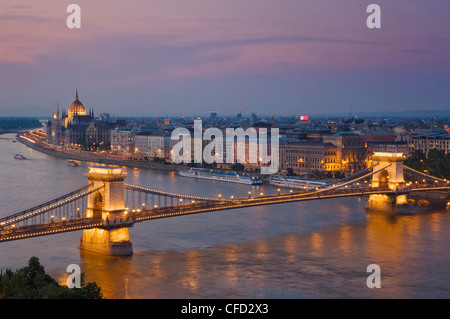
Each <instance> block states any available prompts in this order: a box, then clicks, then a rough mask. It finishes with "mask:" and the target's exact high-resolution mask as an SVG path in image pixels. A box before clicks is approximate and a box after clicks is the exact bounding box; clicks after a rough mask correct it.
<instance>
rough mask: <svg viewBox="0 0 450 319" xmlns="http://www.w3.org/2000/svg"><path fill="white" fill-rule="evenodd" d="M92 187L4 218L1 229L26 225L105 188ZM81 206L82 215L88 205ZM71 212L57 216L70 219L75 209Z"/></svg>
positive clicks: (67, 211) (59, 213)
mask: <svg viewBox="0 0 450 319" xmlns="http://www.w3.org/2000/svg"><path fill="white" fill-rule="evenodd" d="M91 186H92V184H89V185H86V186H83V187H81V188H79V189H77V190H75V191H73V192H70V193H67V194H65V195H62V196H60V197H58V198H55V199H53V200H50V201H48V202H45V203H43V204H40V205H37V206H34V207H32V208H29V209H26V210H24V211H22V212H19V213H15V214H12V215H9V216H6V217H3V218H1V219H0V227H5V226H9V225H15V224H17V223H24V222H26V221H27V220H28V219H30V218H36V217H37V216H40V215H43V214H45V213H48V212H50V211H53V210H57V209H60V208H62V207H68V205H70V204H72V203H74V202H75V201H78V200H80V199H84V198H85V197H87V196H88V195H89V194H92V193H94V192H96V191H98V190H99V189H101V188H103V187H104V185H100V186H98V187H95V188H91V189H89V187H91ZM80 206H81V207H77V212H80V208H81V209H82V210H81V212H80V213H84V211H85V209H86V204H85V203H83V204H82V205H80ZM69 210H70V209H69V207H68V208H67V209H65V210H64V211H63V212H61V211H60V212H58V214H57V215H56V216H57V217H59V218H65V217H66V216H63V215H66V214H67V215H68V217H70V215H69V213H72V214H73V210H74V207H72V210H71V211H69ZM49 216H50V217H51V219H53V217H52V215H49Z"/></svg>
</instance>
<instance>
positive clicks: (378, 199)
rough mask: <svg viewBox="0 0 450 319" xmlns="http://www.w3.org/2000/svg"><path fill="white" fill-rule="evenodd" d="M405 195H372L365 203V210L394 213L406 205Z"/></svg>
mask: <svg viewBox="0 0 450 319" xmlns="http://www.w3.org/2000/svg"><path fill="white" fill-rule="evenodd" d="M407 204H408V198H407V195H406V194H401V195H397V194H372V195H370V196H369V199H368V200H367V202H366V209H368V210H376V211H383V212H395V211H396V210H397V209H398V208H400V207H402V206H404V205H407Z"/></svg>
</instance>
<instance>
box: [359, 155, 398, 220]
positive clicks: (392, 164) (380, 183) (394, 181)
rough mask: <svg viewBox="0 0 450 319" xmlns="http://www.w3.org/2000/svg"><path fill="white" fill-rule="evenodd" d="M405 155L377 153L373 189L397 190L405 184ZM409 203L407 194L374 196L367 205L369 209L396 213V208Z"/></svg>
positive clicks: (370, 197) (374, 157) (374, 158)
mask: <svg viewBox="0 0 450 319" xmlns="http://www.w3.org/2000/svg"><path fill="white" fill-rule="evenodd" d="M404 160H405V158H404V156H403V153H388V152H375V153H374V156H373V161H374V162H375V163H376V164H375V165H374V166H373V172H375V174H373V175H372V188H380V189H392V190H397V189H398V188H401V187H402V186H404V184H405V178H404V175H403V161H404ZM406 203H407V197H406V194H400V193H399V194H389V195H387V194H372V195H370V196H369V199H368V200H367V203H366V208H367V209H372V210H379V211H388V212H391V211H394V210H395V207H397V206H399V205H403V204H406Z"/></svg>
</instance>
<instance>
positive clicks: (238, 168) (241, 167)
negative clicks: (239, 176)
mask: <svg viewBox="0 0 450 319" xmlns="http://www.w3.org/2000/svg"><path fill="white" fill-rule="evenodd" d="M230 168H231V169H232V170H233V171H237V172H240V171H243V170H244V169H245V166H244V164H241V163H235V164H234V165H232V166H231V167H230Z"/></svg>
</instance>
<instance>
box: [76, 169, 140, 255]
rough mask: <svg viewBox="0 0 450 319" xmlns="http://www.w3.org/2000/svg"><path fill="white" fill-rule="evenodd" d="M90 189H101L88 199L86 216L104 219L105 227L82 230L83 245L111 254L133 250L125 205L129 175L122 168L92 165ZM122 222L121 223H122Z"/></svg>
mask: <svg viewBox="0 0 450 319" xmlns="http://www.w3.org/2000/svg"><path fill="white" fill-rule="evenodd" d="M85 176H86V177H87V179H88V181H89V184H90V185H91V188H98V187H99V186H103V187H101V188H99V190H98V191H96V192H94V193H92V194H90V195H89V196H88V199H87V207H86V217H87V218H93V219H98V220H99V221H102V225H103V226H102V227H97V228H93V229H85V230H83V236H82V237H81V240H80V248H81V249H84V250H89V251H94V252H97V253H102V254H106V255H110V256H127V255H131V254H132V253H133V248H132V243H131V241H130V237H129V232H128V228H129V227H130V226H131V224H130V223H128V224H127V223H123V221H125V220H127V217H129V216H127V214H126V208H125V191H124V180H125V178H126V177H127V174H126V173H125V172H123V170H122V168H121V167H113V166H95V167H89V172H88V173H86V174H85ZM119 221H120V222H119Z"/></svg>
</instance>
